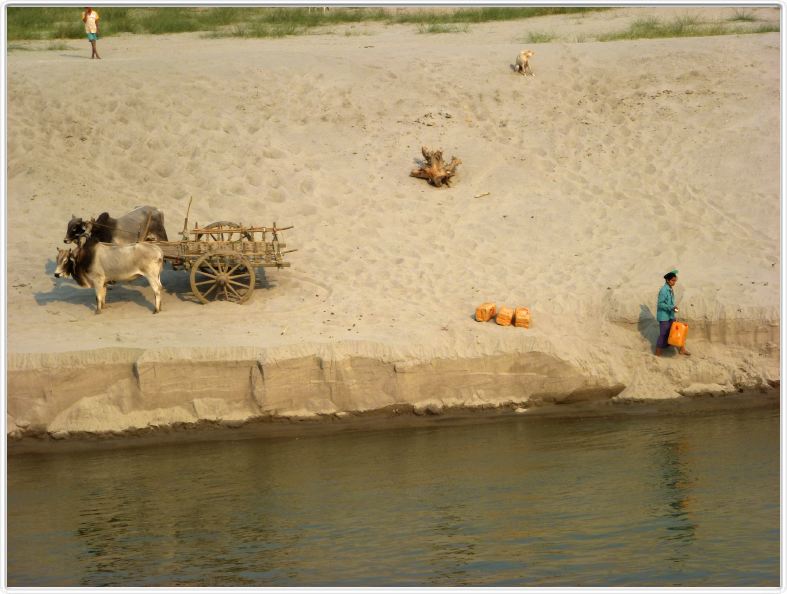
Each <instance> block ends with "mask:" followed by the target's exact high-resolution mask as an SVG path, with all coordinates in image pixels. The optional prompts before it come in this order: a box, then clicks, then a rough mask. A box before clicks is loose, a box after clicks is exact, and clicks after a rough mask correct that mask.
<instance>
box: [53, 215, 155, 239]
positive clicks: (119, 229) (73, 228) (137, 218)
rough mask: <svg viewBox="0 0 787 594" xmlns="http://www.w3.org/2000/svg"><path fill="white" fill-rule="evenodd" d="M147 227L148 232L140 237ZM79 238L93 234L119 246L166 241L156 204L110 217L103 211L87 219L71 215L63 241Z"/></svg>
mask: <svg viewBox="0 0 787 594" xmlns="http://www.w3.org/2000/svg"><path fill="white" fill-rule="evenodd" d="M148 218H149V219H150V222H149V223H148ZM146 226H147V233H146V234H145V237H142V234H143V233H145V227H146ZM80 237H92V238H94V239H97V240H98V241H102V242H104V243H115V244H121V245H122V244H128V243H137V242H139V241H167V232H166V230H165V229H164V213H163V212H161V211H160V210H159V209H158V208H156V207H155V206H140V207H138V208H136V209H134V210H132V211H131V212H130V213H128V214H125V215H123V216H122V217H118V218H117V219H113V218H112V217H111V216H109V213H106V212H102V213H101V214H100V215H98V218H97V219H95V220H93V219H91V220H89V221H83V220H82V219H81V218H77V217H76V216H72V218H71V220H70V221H69V222H68V227H67V228H66V236H65V238H64V239H63V243H78V242H79V238H80Z"/></svg>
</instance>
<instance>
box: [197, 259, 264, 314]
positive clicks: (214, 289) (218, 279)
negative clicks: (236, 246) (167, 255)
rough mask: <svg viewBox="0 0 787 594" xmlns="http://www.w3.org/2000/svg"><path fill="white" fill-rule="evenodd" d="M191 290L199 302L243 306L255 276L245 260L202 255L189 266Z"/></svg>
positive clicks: (251, 289) (252, 287) (249, 294)
mask: <svg viewBox="0 0 787 594" xmlns="http://www.w3.org/2000/svg"><path fill="white" fill-rule="evenodd" d="M190 278H191V290H192V291H193V293H194V295H196V296H197V299H199V300H200V301H201V302H202V303H208V302H209V301H214V300H216V299H225V300H227V301H234V302H235V303H244V302H245V301H247V300H248V299H249V297H251V294H252V292H253V291H254V283H255V282H256V277H255V275H254V268H253V267H252V265H251V264H250V263H249V261H248V260H247V259H246V258H244V257H243V256H240V255H238V254H235V253H232V252H219V253H215V254H203V255H202V256H201V257H200V258H199V259H198V260H197V261H196V262H195V263H194V265H193V266H192V267H191V274H190Z"/></svg>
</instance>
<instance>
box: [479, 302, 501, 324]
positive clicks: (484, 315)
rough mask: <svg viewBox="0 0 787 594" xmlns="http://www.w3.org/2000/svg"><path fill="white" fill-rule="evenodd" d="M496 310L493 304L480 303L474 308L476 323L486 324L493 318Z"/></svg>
mask: <svg viewBox="0 0 787 594" xmlns="http://www.w3.org/2000/svg"><path fill="white" fill-rule="evenodd" d="M495 313H497V308H496V306H495V304H494V303H489V302H487V303H482V304H481V305H479V306H478V307H476V308H475V319H476V321H477V322H488V321H489V320H491V319H492V318H494V317H495Z"/></svg>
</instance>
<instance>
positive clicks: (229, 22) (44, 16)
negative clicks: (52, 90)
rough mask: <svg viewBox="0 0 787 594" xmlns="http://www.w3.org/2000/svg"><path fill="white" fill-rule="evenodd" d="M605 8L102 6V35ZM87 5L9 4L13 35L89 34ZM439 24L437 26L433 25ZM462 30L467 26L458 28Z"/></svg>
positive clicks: (281, 30) (438, 20)
mask: <svg viewBox="0 0 787 594" xmlns="http://www.w3.org/2000/svg"><path fill="white" fill-rule="evenodd" d="M591 10H604V9H601V8H580V7H573V8H571V7H569V8H560V7H510V8H495V7H485V8H451V9H447V8H445V9H427V8H405V9H397V8H331V9H330V10H325V11H324V10H323V9H322V8H319V7H318V8H313V9H311V10H310V9H309V8H274V7H267V8H260V7H215V8H212V7H168V8H163V7H162V8H142V7H140V8H136V7H134V8H108V7H105V8H102V7H98V12H99V14H100V15H101V21H100V25H99V31H100V33H101V35H102V36H105V37H106V36H109V35H115V34H117V33H147V34H154V35H155V34H164V33H184V32H189V31H202V32H205V33H206V36H207V37H282V36H284V35H300V34H303V33H306V32H308V30H309V29H310V28H313V27H320V26H328V25H337V24H343V23H359V22H362V21H377V22H382V23H385V24H414V25H418V26H419V31H420V30H421V27H424V28H425V31H423V32H435V33H436V32H444V30H443V29H446V30H447V26H448V25H450V24H466V25H468V24H472V23H483V22H487V21H500V20H515V19H526V18H530V17H535V16H543V15H549V14H572V13H582V12H587V11H591ZM81 14H82V8H63V7H57V8H36V7H8V8H7V37H8V40H9V41H14V40H19V39H75V38H79V37H82V36H84V34H85V33H84V31H85V29H84V26H83V25H82V22H81V21H80V16H81ZM432 25H434V26H435V27H434V28H433V30H431V31H430V30H429V29H430V26H432ZM458 30H460V31H461V30H467V29H466V28H465V29H458Z"/></svg>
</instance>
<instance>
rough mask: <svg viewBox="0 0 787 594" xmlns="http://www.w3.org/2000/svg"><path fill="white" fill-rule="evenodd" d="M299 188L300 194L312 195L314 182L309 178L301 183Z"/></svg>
mask: <svg viewBox="0 0 787 594" xmlns="http://www.w3.org/2000/svg"><path fill="white" fill-rule="evenodd" d="M299 187H300V190H301V192H302V193H304V194H312V193H314V180H313V179H312V178H311V177H307V178H306V179H304V180H303V181H302V182H301V184H300V186H299Z"/></svg>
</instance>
